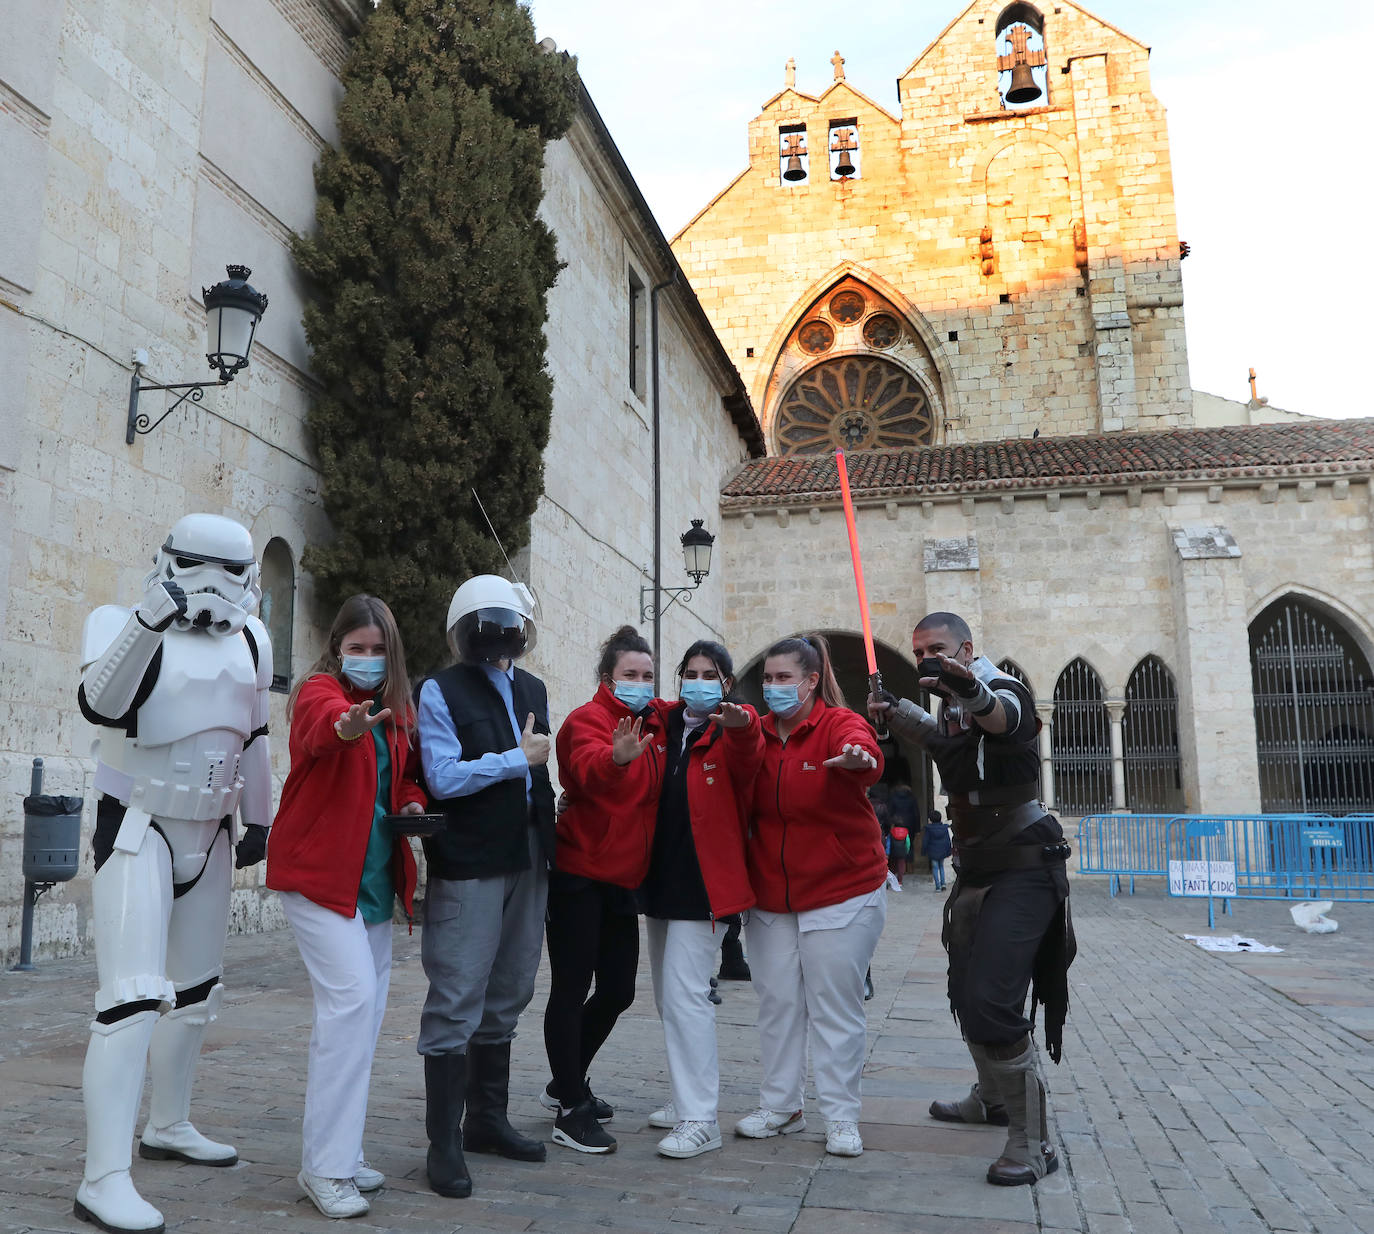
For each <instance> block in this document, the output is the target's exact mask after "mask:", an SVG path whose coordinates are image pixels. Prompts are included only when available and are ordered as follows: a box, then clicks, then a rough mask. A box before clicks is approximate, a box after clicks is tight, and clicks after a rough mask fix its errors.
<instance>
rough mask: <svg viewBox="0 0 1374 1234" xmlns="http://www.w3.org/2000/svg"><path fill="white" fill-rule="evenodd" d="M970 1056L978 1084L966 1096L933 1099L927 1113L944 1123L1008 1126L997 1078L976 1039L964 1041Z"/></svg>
mask: <svg viewBox="0 0 1374 1234" xmlns="http://www.w3.org/2000/svg"><path fill="white" fill-rule="evenodd" d="M965 1044H966V1045H967V1046H968V1052H969V1057H970V1058H972V1059H973V1065H974V1067H976V1068H977V1070H978V1080H977V1083H975V1084H974V1085H973V1087H972V1088H970V1089H969V1090H968V1095H967V1096H965V1097H960V1098H959V1099H958V1100H957V1101H932V1102H931V1103H930V1116H931V1117H932V1118H938V1119H939V1120H940V1121H941V1122H946V1123H989V1124H991V1125H992V1126H994V1127H1005V1126H1006V1125H1007V1107H1006V1106H1005V1105H1004V1104H1003V1103H1002V1097H1001V1094H1000V1093H998V1091H997V1080H996V1077H995V1076H994V1074H993V1071H992V1069H991V1067H990V1066H989V1065H988V1056H987V1052H986V1048H985V1047H984V1046H981V1045H978V1044H977V1043H976V1042H973V1041H968V1042H965Z"/></svg>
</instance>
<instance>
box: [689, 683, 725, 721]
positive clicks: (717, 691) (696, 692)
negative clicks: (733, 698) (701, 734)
mask: <svg viewBox="0 0 1374 1234" xmlns="http://www.w3.org/2000/svg"><path fill="white" fill-rule="evenodd" d="M678 693H679V695H680V697H681V698H682V701H683V702H684V703H686V704H687V710H688V711H690V712H692V714H693V715H698V716H706V715H710V714H711V712H713V711H714V710H715V709H716V708H717V707H719V706H720V703H721V699H723V698H724V697H725V692H724V691H723V690H722V689H721V687H720V682H718V681H703V680H701V679H700V678H697V679H694V680H692V681H684V682H683V683H682V689H681V690H680V691H679V692H678Z"/></svg>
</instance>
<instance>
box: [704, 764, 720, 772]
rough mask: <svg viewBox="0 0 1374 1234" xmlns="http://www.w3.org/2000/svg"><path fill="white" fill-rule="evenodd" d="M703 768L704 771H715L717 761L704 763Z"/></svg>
mask: <svg viewBox="0 0 1374 1234" xmlns="http://www.w3.org/2000/svg"><path fill="white" fill-rule="evenodd" d="M701 769H702V771H714V770H715V769H716V765H715V763H702V765H701Z"/></svg>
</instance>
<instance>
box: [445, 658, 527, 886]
mask: <svg viewBox="0 0 1374 1234" xmlns="http://www.w3.org/2000/svg"><path fill="white" fill-rule="evenodd" d="M431 680H433V682H434V684H435V685H437V686H438V687H439V690H440V692H441V693H442V694H443V696H444V703H445V704H446V705H447V706H448V710H449V714H450V715H451V716H452V717H453V727H454V729H455V730H456V732H457V736H458V741H459V744H460V745H461V746H462V747H463V759H464V761H467V760H469V759H474V760H475V759H479V758H481V757H482V755H484V754H498V753H504V752H505V751H507V750H513V749H515V748H516V747H517V746H518V745H519V744H520V741H519V739H518V738H517V737H516V736H515V734H514V733H513V732H511V726H510V716H509V715H508V714H507V712H506V703H505V700H504V699H503V698H502V697H501V695H500V692H499V691H498V690H497V689H496V687H495V686H494V685H493V684H492V682H491V679H490V678H489V677H488V676H487V674H486V670H485V669H483V668H481V667H480V666H479V665H473V664H455V665H454V666H453V667H452V668H446V669H444V670H443V671H441V672H438V673H435V674H434V676H433V678H432V679H431ZM512 696H513V701H514V704H515V714H516V716H517V717H519V718H520V720H521V727H522V728H523V727H524V724H523V721H524V717H526V716H527V715H529V714H530V713H531V712H533V713H534V731H535V732H536V733H545V734H547V733H548V732H549V697H548V692H547V691H546V690H545V688H544V683H543V682H542V681H540V680H539V678H538V677H535V676H534V675H533V674H531V673H527V672H525V671H524V670H523V669H520V668H517V669H516V670H515V682H514V689H513V695H512ZM530 781H531V783H530V799H529V801H528V802H527V801H526V799H525V777H524V776H520V777H519V778H518V779H512V780H502V781H501V782H500V783H499V784H493V785H491V786H490V787H488V788H484V789H482V790H481V791H480V792H476V793H470V794H468V795H467V796H465V797H435V796H434V795H433V794H432V793H431V794H430V803H431V808H433V809H435V810H438V811H440V812H442V813H443V814H446V815H447V816H448V820H449V825H448V830H447V831H444V832H441V833H440V834H439V835H435V836H427V837H426V838H425V840H424V848H425V860H426V861H427V862H428V864H429V873H430V875H431V876H432V877H434V878H453V879H459V878H491V877H494V876H495V875H498V874H513V873H515V872H517V871H519V870H527V869H529V864H530V855H529V836H528V828H529V827H531V826H535V827H538V828H539V838H540V841H541V842H542V844H543V848H544V858H545V860H546V862H548V864H550V865H552V863H553V842H554V801H553V784H552V782H551V781H550V779H549V769H548V767H547V766H544V767H531V768H530Z"/></svg>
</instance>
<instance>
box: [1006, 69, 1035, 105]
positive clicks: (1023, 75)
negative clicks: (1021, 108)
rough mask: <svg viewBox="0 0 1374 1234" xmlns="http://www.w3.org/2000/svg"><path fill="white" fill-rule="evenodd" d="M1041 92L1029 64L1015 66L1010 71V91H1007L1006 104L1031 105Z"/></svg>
mask: <svg viewBox="0 0 1374 1234" xmlns="http://www.w3.org/2000/svg"><path fill="white" fill-rule="evenodd" d="M1040 94H1041V90H1040V87H1039V86H1038V85H1036V82H1035V74H1034V73H1032V72H1031V66H1030V65H1029V64H1017V65H1013V66H1012V70H1011V89H1010V90H1008V91H1007V102H1008V103H1033V102H1034V101H1035V100H1036V99H1038V98H1039V97H1040Z"/></svg>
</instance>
